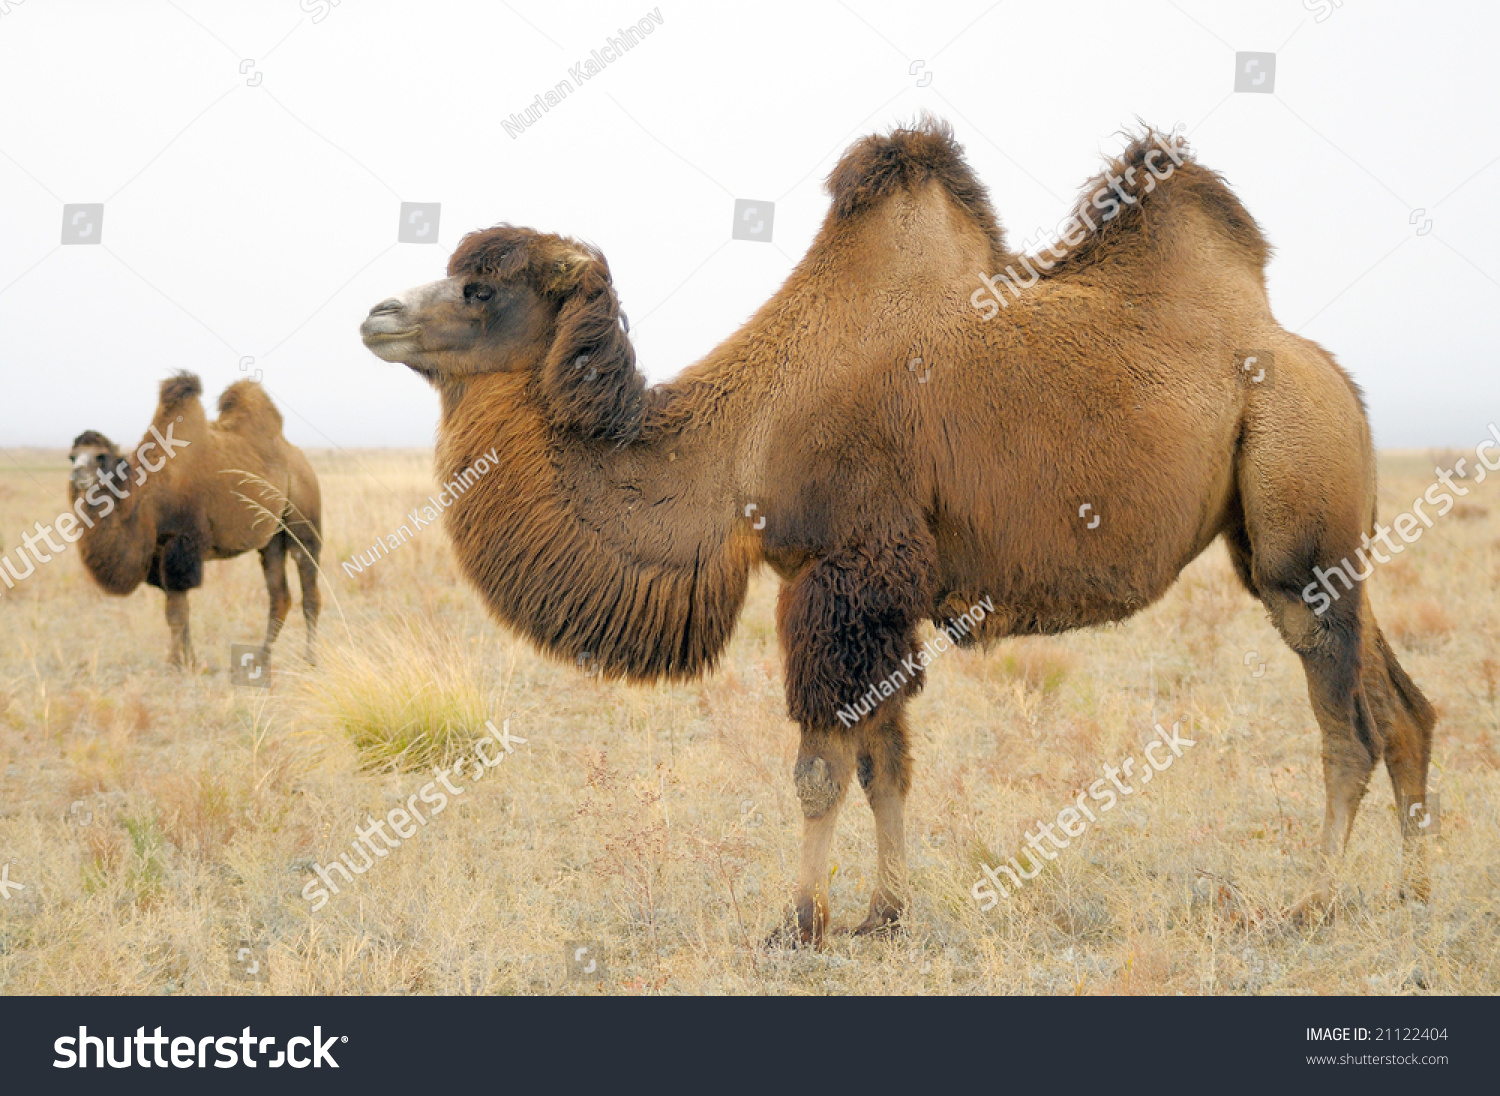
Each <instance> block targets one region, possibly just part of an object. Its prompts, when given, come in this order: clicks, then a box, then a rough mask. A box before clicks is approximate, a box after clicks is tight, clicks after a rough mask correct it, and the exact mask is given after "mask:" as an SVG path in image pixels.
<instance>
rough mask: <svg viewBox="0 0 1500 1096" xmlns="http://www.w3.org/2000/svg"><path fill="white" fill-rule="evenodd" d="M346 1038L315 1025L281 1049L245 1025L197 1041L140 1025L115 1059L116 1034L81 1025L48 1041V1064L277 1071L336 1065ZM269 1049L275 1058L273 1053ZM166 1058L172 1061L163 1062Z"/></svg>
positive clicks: (273, 1039) (124, 1037)
mask: <svg viewBox="0 0 1500 1096" xmlns="http://www.w3.org/2000/svg"><path fill="white" fill-rule="evenodd" d="M348 1041H349V1036H347V1035H330V1036H329V1037H328V1038H326V1039H325V1038H323V1029H322V1028H321V1027H314V1028H313V1033H312V1037H311V1038H309V1037H307V1036H305V1035H294V1036H293V1037H292V1038H290V1039H288V1040H287V1041H286V1049H285V1050H276V1036H274V1035H266V1036H259V1035H254V1034H252V1033H251V1030H250V1028H249V1027H246V1028H245V1030H243V1031H242V1032H240V1033H239V1034H238V1035H222V1036H216V1035H205V1036H204V1037H203V1038H201V1039H193V1038H192V1037H191V1036H187V1035H178V1036H170V1035H163V1034H162V1033H161V1028H157V1029H156V1030H155V1032H154V1033H153V1034H151V1035H147V1034H146V1029H145V1028H144V1027H138V1028H136V1029H135V1034H134V1035H122V1036H120V1040H119V1043H120V1055H119V1057H118V1058H116V1057H115V1036H113V1035H106V1036H102V1037H101V1036H98V1035H90V1034H89V1029H88V1028H87V1027H85V1026H82V1025H80V1026H79V1028H78V1034H77V1036H73V1035H63V1036H60V1037H58V1039H57V1040H56V1041H55V1042H54V1043H53V1044H52V1049H53V1050H54V1051H56V1052H57V1058H56V1059H55V1060H54V1061H53V1063H52V1068H53V1069H88V1068H90V1062H92V1065H93V1068H96V1069H104V1068H105V1067H106V1066H107V1067H109V1068H110V1069H129V1068H130V1067H132V1066H139V1067H140V1068H141V1069H150V1068H151V1067H152V1066H155V1067H156V1068H158V1069H166V1068H167V1067H168V1066H169V1065H170V1066H171V1067H172V1068H173V1069H207V1068H208V1067H209V1065H210V1064H211V1065H212V1066H213V1067H214V1068H215V1069H234V1068H235V1067H236V1066H238V1065H244V1066H245V1067H247V1068H249V1069H255V1068H256V1067H257V1066H261V1065H264V1066H266V1067H268V1068H270V1069H280V1068H281V1067H282V1066H284V1065H285V1066H291V1067H292V1068H293V1069H306V1068H307V1067H308V1066H312V1067H313V1068H314V1069H322V1068H323V1067H325V1066H326V1067H328V1068H329V1069H338V1068H339V1064H338V1062H336V1061H335V1060H334V1057H333V1054H332V1053H331V1048H332V1047H333V1045H334V1044H335V1043H347V1042H348ZM273 1050H275V1055H276V1056H275V1057H274V1058H273V1057H271V1052H272V1051H273ZM210 1051H212V1052H213V1053H214V1055H215V1057H214V1060H213V1061H212V1063H210V1061H209V1052H210ZM257 1055H259V1058H258V1059H257ZM169 1056H170V1058H171V1061H170V1062H169V1061H168V1060H167V1058H168V1057H169Z"/></svg>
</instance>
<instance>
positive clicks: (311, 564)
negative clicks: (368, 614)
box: [291, 522, 323, 663]
mask: <svg viewBox="0 0 1500 1096" xmlns="http://www.w3.org/2000/svg"><path fill="white" fill-rule="evenodd" d="M292 532H293V533H294V534H295V536H294V537H293V539H292V540H291V553H292V558H293V559H294V560H296V561H297V582H298V584H299V585H300V586H301V587H302V619H303V621H304V622H305V623H306V625H307V661H308V662H309V663H316V662H317V661H318V658H317V651H316V643H317V639H318V614H319V613H320V612H321V611H322V609H323V595H322V593H321V591H319V589H318V556H319V554H320V553H321V552H322V549H323V540H322V536H321V535H320V533H319V530H318V527H317V526H316V525H313V524H312V523H311V522H302V523H300V524H294V525H293V526H292Z"/></svg>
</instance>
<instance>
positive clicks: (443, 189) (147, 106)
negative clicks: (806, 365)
mask: <svg viewBox="0 0 1500 1096" xmlns="http://www.w3.org/2000/svg"><path fill="white" fill-rule="evenodd" d="M653 12H654V13H655V18H652V13H653ZM1320 17H1321V18H1320ZM647 19H649V20H651V24H652V26H653V28H654V29H653V32H652V33H651V34H650V36H649V37H646V38H645V39H644V40H643V41H641V42H640V44H639V45H637V46H636V47H634V48H633V49H631V50H629V51H628V52H626V53H624V54H623V55H622V56H620V57H619V58H618V59H617V60H615V61H614V62H612V63H610V64H609V65H607V66H606V67H605V68H604V70H603V71H602V72H600V73H599V74H598V75H596V76H594V77H593V78H591V79H588V80H586V81H583V82H579V81H576V80H575V81H574V83H575V85H576V88H575V94H573V95H571V96H569V97H568V98H567V99H566V100H565V101H564V102H562V103H561V104H560V105H559V106H558V107H557V108H556V109H554V110H552V111H549V112H548V113H547V114H545V115H544V116H542V117H541V118H540V119H539V120H538V121H537V122H536V124H535V125H533V126H531V127H530V128H528V129H526V130H525V131H524V132H523V133H521V134H520V136H518V137H513V136H511V135H509V134H507V132H506V131H505V129H504V127H503V125H502V122H503V120H504V119H506V118H508V117H509V116H510V115H511V113H512V112H521V111H523V110H524V108H525V107H526V105H527V104H528V103H530V102H531V101H532V100H533V98H534V97H535V96H536V95H537V94H538V93H539V92H544V91H545V90H546V89H547V88H550V87H553V86H555V85H556V84H557V83H559V81H561V80H563V79H565V78H568V77H569V71H570V69H572V68H573V66H575V65H577V64H578V63H579V62H581V61H583V60H585V59H586V58H588V57H589V56H590V54H591V51H592V50H595V49H599V48H601V47H603V46H604V45H605V44H606V43H607V41H608V39H609V38H610V37H612V36H616V35H617V34H618V31H619V29H620V28H622V27H624V26H627V25H633V24H636V23H639V22H640V21H642V20H647ZM1497 41H1500V15H1497V14H1496V9H1495V7H1494V6H1493V5H1490V4H1484V3H1481V2H1478V0H1473V2H1467V3H1451V4H1433V5H1421V6H1414V5H1411V4H1410V3H1403V2H1399V0H1389V2H1374V0H1359V3H1353V2H1350V3H1347V4H1342V5H1339V4H1337V3H1336V0H1307V3H1306V4H1304V3H1303V0H1275V2H1262V3H1253V4H1247V3H1244V2H1242V0H1240V2H1217V0H1216V2H1207V0H1204V2H1197V0H1177V2H1176V3H1173V2H1169V0H1136V2H1132V3H1130V4H1120V3H1102V2H1101V3H1092V2H1088V3H1049V2H1042V0H1030V2H1023V0H1002V2H1001V3H999V4H994V3H992V2H990V0H981V2H975V3H952V4H941V3H923V4H919V5H913V4H910V3H900V2H892V3H873V4H865V3H858V4H855V3H851V4H849V5H848V6H845V5H844V4H841V3H838V2H824V0H798V2H797V3H786V4H776V3H772V4H761V5H754V6H751V7H740V6H736V7H728V6H720V5H709V4H704V3H695V4H676V3H672V2H670V0H668V2H665V3H662V4H659V5H658V4H655V3H652V4H650V5H649V6H648V4H647V0H629V2H620V3H615V2H600V3H579V4H567V5H563V4H543V3H538V2H530V0H512V2H510V3H493V2H485V3H458V2H452V3H445V2H434V3H424V4H412V3H395V2H385V0H343V2H341V3H336V2H335V0H171V2H168V0H111V2H107V3H106V2H104V0H0V102H3V103H4V110H3V111H0V380H3V394H0V446H7V447H14V446H54V447H65V446H67V445H68V443H69V442H70V441H71V439H72V438H73V436H74V435H75V434H77V433H79V432H80V431H82V430H83V429H85V428H92V429H97V430H102V431H104V432H105V433H106V434H109V435H110V436H112V437H113V438H115V440H116V441H119V442H122V443H123V442H130V441H134V440H135V439H137V438H138V437H139V436H140V434H141V433H142V431H143V430H144V429H145V426H146V423H147V420H148V418H149V416H150V413H151V409H152V407H153V406H154V403H155V391H156V385H157V382H158V381H159V380H160V379H161V378H162V377H164V376H166V375H167V374H168V373H169V372H171V371H173V370H177V369H191V370H193V371H195V372H197V373H199V374H200V375H201V376H202V377H203V380H204V384H205V386H206V388H207V390H208V393H209V395H210V397H215V396H217V393H218V392H219V390H220V389H222V388H223V387H224V386H225V385H227V384H229V383H231V382H232V381H233V380H235V379H237V378H239V377H242V376H246V375H251V374H252V373H253V371H255V370H259V371H260V372H261V379H262V380H263V382H264V383H265V384H266V386H267V387H268V388H269V389H270V390H271V392H272V394H273V396H274V398H275V399H276V401H277V402H278V404H279V405H280V406H281V408H282V411H283V413H284V415H285V417H286V419H287V434H288V436H289V437H290V438H291V440H292V441H293V442H295V443H297V444H300V445H304V446H309V447H328V446H341V447H366V446H421V445H428V444H430V443H431V441H432V437H433V430H434V427H435V425H436V421H437V398H436V395H435V393H433V392H432V390H431V389H430V388H429V387H428V386H427V384H426V383H425V382H424V381H422V380H421V379H420V378H418V377H416V376H415V375H413V374H411V373H410V372H409V371H408V370H406V369H405V368H404V367H401V366H396V365H389V364H386V363H384V362H381V361H379V360H377V359H376V358H375V357H373V356H372V355H371V354H369V353H368V352H367V351H366V350H365V349H364V347H363V346H362V345H361V343H360V341H359V336H358V327H359V322H360V320H361V319H362V318H363V317H364V315H365V314H366V312H367V311H368V310H369V308H370V306H371V305H372V304H374V303H376V302H377V301H379V300H381V299H383V298H384V297H387V296H389V295H391V294H392V293H395V292H398V291H401V290H403V289H406V288H407V287H409V286H412V285H415V284H418V283H421V282H426V281H431V280H433V279H434V278H438V277H440V276H441V275H442V273H443V268H444V265H445V263H446V260H447V256H448V253H449V252H450V251H451V249H452V247H453V245H454V244H455V243H456V242H457V240H458V238H459V237H460V236H461V235H462V234H463V233H464V232H466V231H469V230H471V229H474V228H479V227H484V226H488V225H491V224H494V223H496V222H499V221H509V222H512V223H516V224H522V225H529V226H531V227H534V228H538V229H542V230H546V231H555V232H562V233H565V234H568V235H573V236H577V237H580V238H583V239H586V240H589V241H591V242H593V243H594V244H596V245H598V246H599V247H600V248H601V249H602V250H603V251H604V253H605V255H606V256H607V257H608V258H609V261H610V265H611V268H612V270H613V272H614V277H615V281H616V285H617V288H618V289H619V292H620V295H621V298H622V300H623V302H624V305H625V309H626V311H627V313H628V314H629V315H630V317H631V320H632V324H633V331H634V333H635V339H636V347H637V351H638V357H639V360H640V363H641V367H642V368H643V369H644V370H645V371H646V373H647V374H648V376H649V377H650V379H651V380H653V381H659V380H664V379H667V378H670V377H672V376H673V375H675V374H676V373H677V372H678V371H680V370H681V369H682V368H684V367H685V366H687V365H688V364H690V363H691V362H693V361H694V360H696V359H697V358H699V357H700V356H702V355H703V354H704V353H705V352H707V351H708V350H709V349H710V348H711V347H713V346H714V345H715V344H716V343H718V342H719V341H720V340H722V339H723V338H725V337H727V336H728V335H729V334H730V333H731V332H732V331H733V330H734V329H735V328H736V327H737V326H738V325H739V324H740V323H742V322H743V321H744V320H745V319H746V318H747V317H748V316H749V315H750V314H751V313H752V312H753V311H754V309H755V308H756V307H757V306H758V305H759V304H760V303H761V302H762V301H764V300H765V299H766V297H768V296H769V295H770V294H771V293H772V292H773V291H774V290H775V289H776V287H777V286H778V285H779V284H780V282H781V281H782V279H783V278H784V277H785V276H786V274H787V273H788V271H789V270H790V269H791V267H792V265H793V263H794V262H795V261H796V259H798V258H799V257H800V256H801V255H802V253H803V252H804V250H805V249H806V247H807V245H808V243H809V242H810V241H811V239H812V236H813V234H814V232H815V231H816V229H817V227H818V225H819V223H820V222H821V220H822V217H823V215H824V212H825V210H826V208H827V199H826V196H825V195H824V193H823V191H822V180H823V178H824V176H826V174H827V173H828V170H829V169H830V168H831V167H832V165H833V163H834V162H835V161H836V159H837V158H838V155H839V153H840V152H841V151H842V150H843V149H844V148H845V147H846V146H847V145H848V144H849V143H850V142H851V141H852V140H854V139H855V138H857V137H858V136H860V135H862V134H865V133H869V132H874V131H880V130H886V129H889V128H890V127H891V126H893V125H895V124H897V123H899V122H902V121H907V120H910V119H912V118H914V117H916V116H917V115H918V113H919V112H920V111H922V110H924V109H925V110H928V111H931V112H932V113H934V114H936V115H938V116H940V117H944V118H947V119H948V120H949V121H951V122H952V124H953V126H954V128H955V130H956V132H957V135H958V137H959V139H960V140H961V141H962V142H963V143H964V144H965V146H966V147H967V149H968V154H969V158H970V162H971V163H972V164H973V165H974V167H975V169H976V170H977V171H978V173H979V175H980V177H981V179H983V181H984V182H985V183H986V184H987V186H988V187H989V189H990V193H991V197H992V199H993V201H994V204H995V206H996V209H997V210H998V211H999V214H1000V217H1001V220H1002V222H1003V223H1004V225H1005V227H1006V230H1007V233H1008V235H1009V237H1010V239H1011V241H1012V243H1013V244H1019V243H1020V242H1021V241H1022V240H1025V239H1028V238H1034V236H1035V233H1036V232H1037V231H1038V230H1039V229H1048V230H1050V229H1051V228H1052V227H1053V226H1055V225H1056V224H1057V223H1058V221H1059V219H1060V218H1061V217H1062V216H1063V215H1064V214H1065V213H1066V212H1067V209H1068V207H1069V206H1070V205H1071V204H1072V201H1073V199H1074V197H1075V196H1076V194H1077V192H1078V190H1079V188H1080V187H1081V186H1082V184H1083V182H1084V181H1085V180H1086V179H1087V178H1088V177H1089V176H1090V175H1092V174H1093V173H1094V172H1095V171H1097V170H1098V168H1099V165H1100V163H1101V157H1102V156H1103V155H1104V154H1106V153H1110V152H1113V151H1115V150H1117V149H1118V148H1119V147H1120V145H1121V143H1122V139H1121V137H1120V130H1121V129H1122V127H1127V126H1133V125H1135V124H1136V121H1137V119H1140V120H1143V121H1145V122H1148V123H1151V124H1153V125H1156V126H1158V127H1160V128H1163V129H1166V128H1170V127H1171V126H1173V125H1175V124H1177V123H1184V124H1185V125H1186V126H1187V135H1188V139H1189V141H1190V142H1191V143H1192V145H1193V146H1194V148H1195V150H1196V152H1197V154H1198V158H1199V159H1200V161H1201V162H1203V163H1205V164H1206V165H1208V166H1210V167H1212V168H1215V169H1217V170H1219V171H1221V172H1223V173H1224V174H1225V175H1226V177H1227V178H1228V180H1229V182H1230V184H1231V185H1232V186H1233V187H1234V189H1235V190H1236V192H1237V193H1238V194H1239V195H1240V197H1241V198H1242V200H1243V201H1244V202H1245V204H1246V205H1247V206H1248V208H1249V209H1250V211H1251V213H1252V214H1253V215H1254V216H1255V217H1256V218H1257V219H1258V220H1259V222H1260V224H1261V226H1262V228H1263V229H1264V231H1265V233H1266V235H1267V236H1268V237H1269V238H1270V240H1271V242H1272V244H1273V246H1274V247H1275V249H1276V255H1275V258H1274V259H1273V260H1272V263H1271V265H1270V268H1269V274H1268V277H1269V283H1270V289H1271V299H1272V304H1273V306H1274V308H1275V311H1276V314H1277V316H1278V318H1279V319H1280V321H1281V322H1282V324H1283V325H1284V326H1286V327H1287V328H1289V329H1291V330H1295V331H1297V332H1300V333H1301V334H1304V335H1306V336H1308V337H1310V338H1313V339H1316V340H1317V341H1318V342H1320V343H1322V344H1323V345H1324V346H1325V347H1327V348H1329V349H1330V350H1331V351H1333V353H1334V354H1335V355H1336V356H1337V357H1338V358H1339V360H1340V361H1341V362H1342V363H1343V365H1344V366H1345V367H1346V368H1347V369H1349V370H1350V371H1351V372H1352V373H1353V375H1354V376H1355V378H1356V379H1357V380H1358V381H1359V383H1360V384H1361V385H1362V386H1363V387H1364V389H1365V392H1366V394H1367V398H1368V402H1369V406H1370V411H1371V415H1372V418H1373V420H1374V426H1375V435H1376V443H1377V444H1378V445H1380V446H1383V447H1411V446H1428V445H1473V444H1474V443H1476V442H1477V441H1479V440H1480V439H1481V438H1483V437H1484V436H1485V424H1486V423H1487V422H1491V421H1497V420H1500V381H1497V374H1496V369H1495V362H1496V353H1495V349H1494V342H1495V337H1496V336H1495V334H1494V332H1493V330H1492V329H1493V326H1494V325H1493V322H1492V317H1493V316H1494V315H1495V314H1496V311H1497V305H1500V227H1497V223H1496V218H1495V217H1494V216H1493V214H1492V213H1486V212H1485V211H1486V210H1487V209H1488V208H1489V206H1488V202H1489V197H1488V196H1489V195H1491V194H1493V193H1494V192H1495V190H1496V188H1497V186H1500V127H1497V126H1496V124H1495V123H1494V120H1493V119H1494V110H1495V107H1496V105H1497V103H1500V66H1497V65H1496V64H1495V61H1494V57H1493V53H1494V48H1495V44H1496V42H1497ZM1240 51H1256V52H1266V53H1274V54H1275V74H1274V88H1273V91H1272V92H1270V93H1269V94H1267V93H1262V92H1235V91H1234V86H1235V74H1236V67H1237V61H1236V54H1237V52H1240ZM736 199H753V200H755V201H757V202H767V201H770V202H774V203H775V216H774V227H773V233H772V240H771V242H770V243H769V244H767V243H762V242H758V241H748V240H733V239H731V235H730V233H731V227H732V222H733V210H734V203H735V200H736ZM402 202H436V203H440V207H441V215H440V227H439V231H438V242H437V244H436V245H426V244H421V243H399V242H398V240H397V227H398V222H399V221H400V212H401V203H402ZM86 203H102V204H103V207H104V210H103V218H102V222H99V223H97V224H95V225H94V228H93V230H92V231H97V233H98V235H97V238H98V239H99V240H100V241H101V242H100V243H99V244H98V245H89V244H79V245H67V246H65V245H62V244H61V243H60V240H61V239H62V234H63V228H64V219H65V218H64V206H65V205H70V204H86ZM1419 211H1420V212H1419ZM1429 221H1430V224H1429V223H1428V222H1429ZM92 223H93V221H92V215H91V214H88V213H85V214H84V216H83V218H82V220H80V222H79V225H78V228H77V229H76V230H77V231H85V230H88V229H89V226H90V225H91V224H92ZM91 235H92V232H91ZM252 358H253V359H254V361H253V362H246V363H245V368H244V369H243V370H242V369H241V363H242V362H244V361H245V359H252Z"/></svg>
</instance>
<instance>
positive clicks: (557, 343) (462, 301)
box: [359, 225, 644, 440]
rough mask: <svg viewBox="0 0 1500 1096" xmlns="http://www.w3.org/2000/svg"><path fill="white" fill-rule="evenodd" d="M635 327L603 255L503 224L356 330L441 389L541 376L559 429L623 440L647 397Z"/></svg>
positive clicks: (468, 239) (475, 236)
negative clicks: (495, 377)
mask: <svg viewBox="0 0 1500 1096" xmlns="http://www.w3.org/2000/svg"><path fill="white" fill-rule="evenodd" d="M626 331H627V327H626V322H625V316H624V313H623V312H621V311H620V303H619V299H618V298H617V297H616V296H615V291H614V286H613V284H612V283H611V281H610V275H609V265H608V264H607V263H606V262H605V261H604V256H603V255H601V254H600V253H599V252H598V251H597V250H595V249H594V248H592V247H589V246H588V245H586V244H581V243H578V242H577V241H575V240H570V239H567V238H565V237H562V236H555V235H550V234H545V233H540V232H536V231H533V230H532V229H529V228H516V227H514V226H511V225H499V226H496V227H495V228H490V229H485V230H483V231H480V232H471V233H469V235H467V236H465V237H464V238H463V239H462V240H461V241H460V242H459V245H458V248H457V249H456V250H455V251H454V252H453V256H452V258H450V259H449V260H448V276H447V277H446V278H444V279H442V280H441V281H436V282H430V283H428V284H427V285H422V286H417V287H416V288H415V289H409V290H407V291H406V292H405V293H403V294H401V295H400V296H399V297H390V298H388V299H386V300H384V301H381V302H380V303H379V304H377V305H376V306H375V307H374V308H372V309H370V314H369V316H368V317H366V318H365V321H364V323H363V324H361V325H360V331H359V333H360V337H361V338H362V339H363V340H364V343H365V345H366V346H367V347H369V348H370V350H371V351H372V352H374V353H375V354H376V355H377V356H378V357H380V358H383V359H385V360H386V361H388V362H400V363H402V364H404V365H406V366H408V367H410V368H411V369H412V370H414V371H415V372H417V373H420V374H421V375H422V376H423V377H425V378H426V379H427V380H428V381H429V382H430V383H431V384H432V385H433V386H434V387H436V388H437V389H439V391H444V392H451V391H458V390H461V388H462V382H463V380H464V379H465V378H469V377H474V376H477V375H480V374H487V373H530V374H535V375H537V376H539V378H540V380H541V385H540V388H539V389H538V391H539V392H540V394H541V396H542V399H543V400H544V401H545V403H546V412H547V415H548V417H549V418H550V419H551V420H552V422H553V423H554V424H555V425H557V426H559V427H562V428H565V429H567V428H571V429H574V430H577V431H579V432H581V433H583V434H584V435H586V436H591V437H606V436H607V437H612V438H615V439H616V440H619V439H622V438H625V437H628V436H630V435H631V434H632V433H633V431H634V429H635V428H637V427H638V424H639V420H640V414H641V398H642V393H643V391H644V381H643V379H642V378H641V375H640V374H639V373H638V372H637V371H636V368H635V351H634V349H633V348H632V346H631V344H630V338H629V336H628V335H627V334H626Z"/></svg>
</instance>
